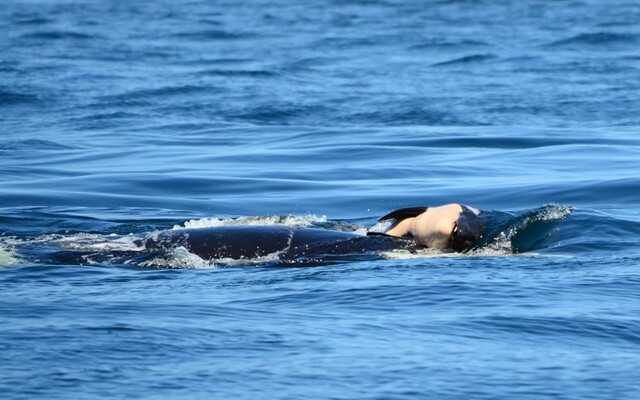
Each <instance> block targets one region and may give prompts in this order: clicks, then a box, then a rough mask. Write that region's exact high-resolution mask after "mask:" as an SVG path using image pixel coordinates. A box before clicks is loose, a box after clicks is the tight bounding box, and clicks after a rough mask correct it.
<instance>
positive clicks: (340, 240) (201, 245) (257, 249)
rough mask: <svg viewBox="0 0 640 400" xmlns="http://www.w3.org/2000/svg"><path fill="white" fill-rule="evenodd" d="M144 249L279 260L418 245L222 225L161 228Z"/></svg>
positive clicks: (320, 232) (310, 231) (393, 239)
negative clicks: (265, 257)
mask: <svg viewBox="0 0 640 400" xmlns="http://www.w3.org/2000/svg"><path fill="white" fill-rule="evenodd" d="M141 244H143V245H144V246H145V247H146V248H147V249H148V250H151V251H153V250H170V249H175V248H177V247H180V246H182V247H184V248H186V249H187V250H188V251H189V252H190V253H193V254H195V255H197V256H198V257H200V258H202V259H205V260H220V259H235V260H239V259H255V258H259V257H263V256H266V255H276V256H277V258H278V259H280V260H296V259H304V258H314V257H317V258H320V257H322V256H327V255H350V254H362V253H373V252H380V251H390V250H395V249H406V250H409V251H415V250H417V249H418V248H419V246H417V245H416V244H415V242H414V241H413V240H407V239H403V238H396V237H391V236H387V235H384V234H382V235H371V236H362V235H357V234H354V233H348V232H340V231H331V230H326V229H315V228H294V227H288V226H225V227H211V228H198V229H178V230H172V231H165V232H162V233H160V234H158V235H156V236H149V237H148V238H146V239H144V240H143V241H142V242H141Z"/></svg>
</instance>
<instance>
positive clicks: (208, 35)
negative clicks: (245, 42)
mask: <svg viewBox="0 0 640 400" xmlns="http://www.w3.org/2000/svg"><path fill="white" fill-rule="evenodd" d="M173 37H175V38H183V39H193V40H238V39H248V38H252V37H255V34H253V33H247V32H227V31H223V30H206V31H199V32H185V33H178V34H175V35H173Z"/></svg>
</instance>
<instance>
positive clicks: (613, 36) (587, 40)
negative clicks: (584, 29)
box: [550, 32, 639, 47]
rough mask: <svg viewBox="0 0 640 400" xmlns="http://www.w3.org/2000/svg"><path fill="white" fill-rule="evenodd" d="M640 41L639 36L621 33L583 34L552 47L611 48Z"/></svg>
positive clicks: (558, 42) (556, 42)
mask: <svg viewBox="0 0 640 400" xmlns="http://www.w3.org/2000/svg"><path fill="white" fill-rule="evenodd" d="M638 41H639V36H638V35H633V34H621V33H609V32H598V33H583V34H580V35H576V36H573V37H570V38H568V39H563V40H558V41H555V42H552V43H551V44H550V46H552V47H563V46H574V45H579V46H609V45H612V44H625V45H626V44H637V43H638Z"/></svg>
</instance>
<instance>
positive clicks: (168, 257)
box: [140, 246, 285, 269]
mask: <svg viewBox="0 0 640 400" xmlns="http://www.w3.org/2000/svg"><path fill="white" fill-rule="evenodd" d="M283 251H285V250H283ZM283 251H278V252H275V253H270V254H266V255H264V256H261V257H254V258H240V259H236V258H217V259H215V260H205V259H203V258H201V257H199V256H197V255H195V254H193V253H191V252H189V250H187V249H186V248H185V247H182V246H180V247H177V248H175V249H172V250H171V251H170V252H168V253H166V254H164V255H163V256H158V257H156V258H153V259H151V260H148V261H145V262H143V263H141V264H140V265H141V266H143V267H155V268H194V269H197V268H220V267H222V266H225V267H233V266H238V265H248V264H249V265H261V264H266V263H269V262H274V261H278V260H279V259H280V257H279V256H280V254H281V253H282V252H283Z"/></svg>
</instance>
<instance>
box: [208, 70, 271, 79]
mask: <svg viewBox="0 0 640 400" xmlns="http://www.w3.org/2000/svg"><path fill="white" fill-rule="evenodd" d="M198 75H206V76H226V77H246V78H270V77H273V76H276V75H277V74H276V73H275V72H271V71H264V70H235V69H210V70H205V71H200V72H198Z"/></svg>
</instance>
